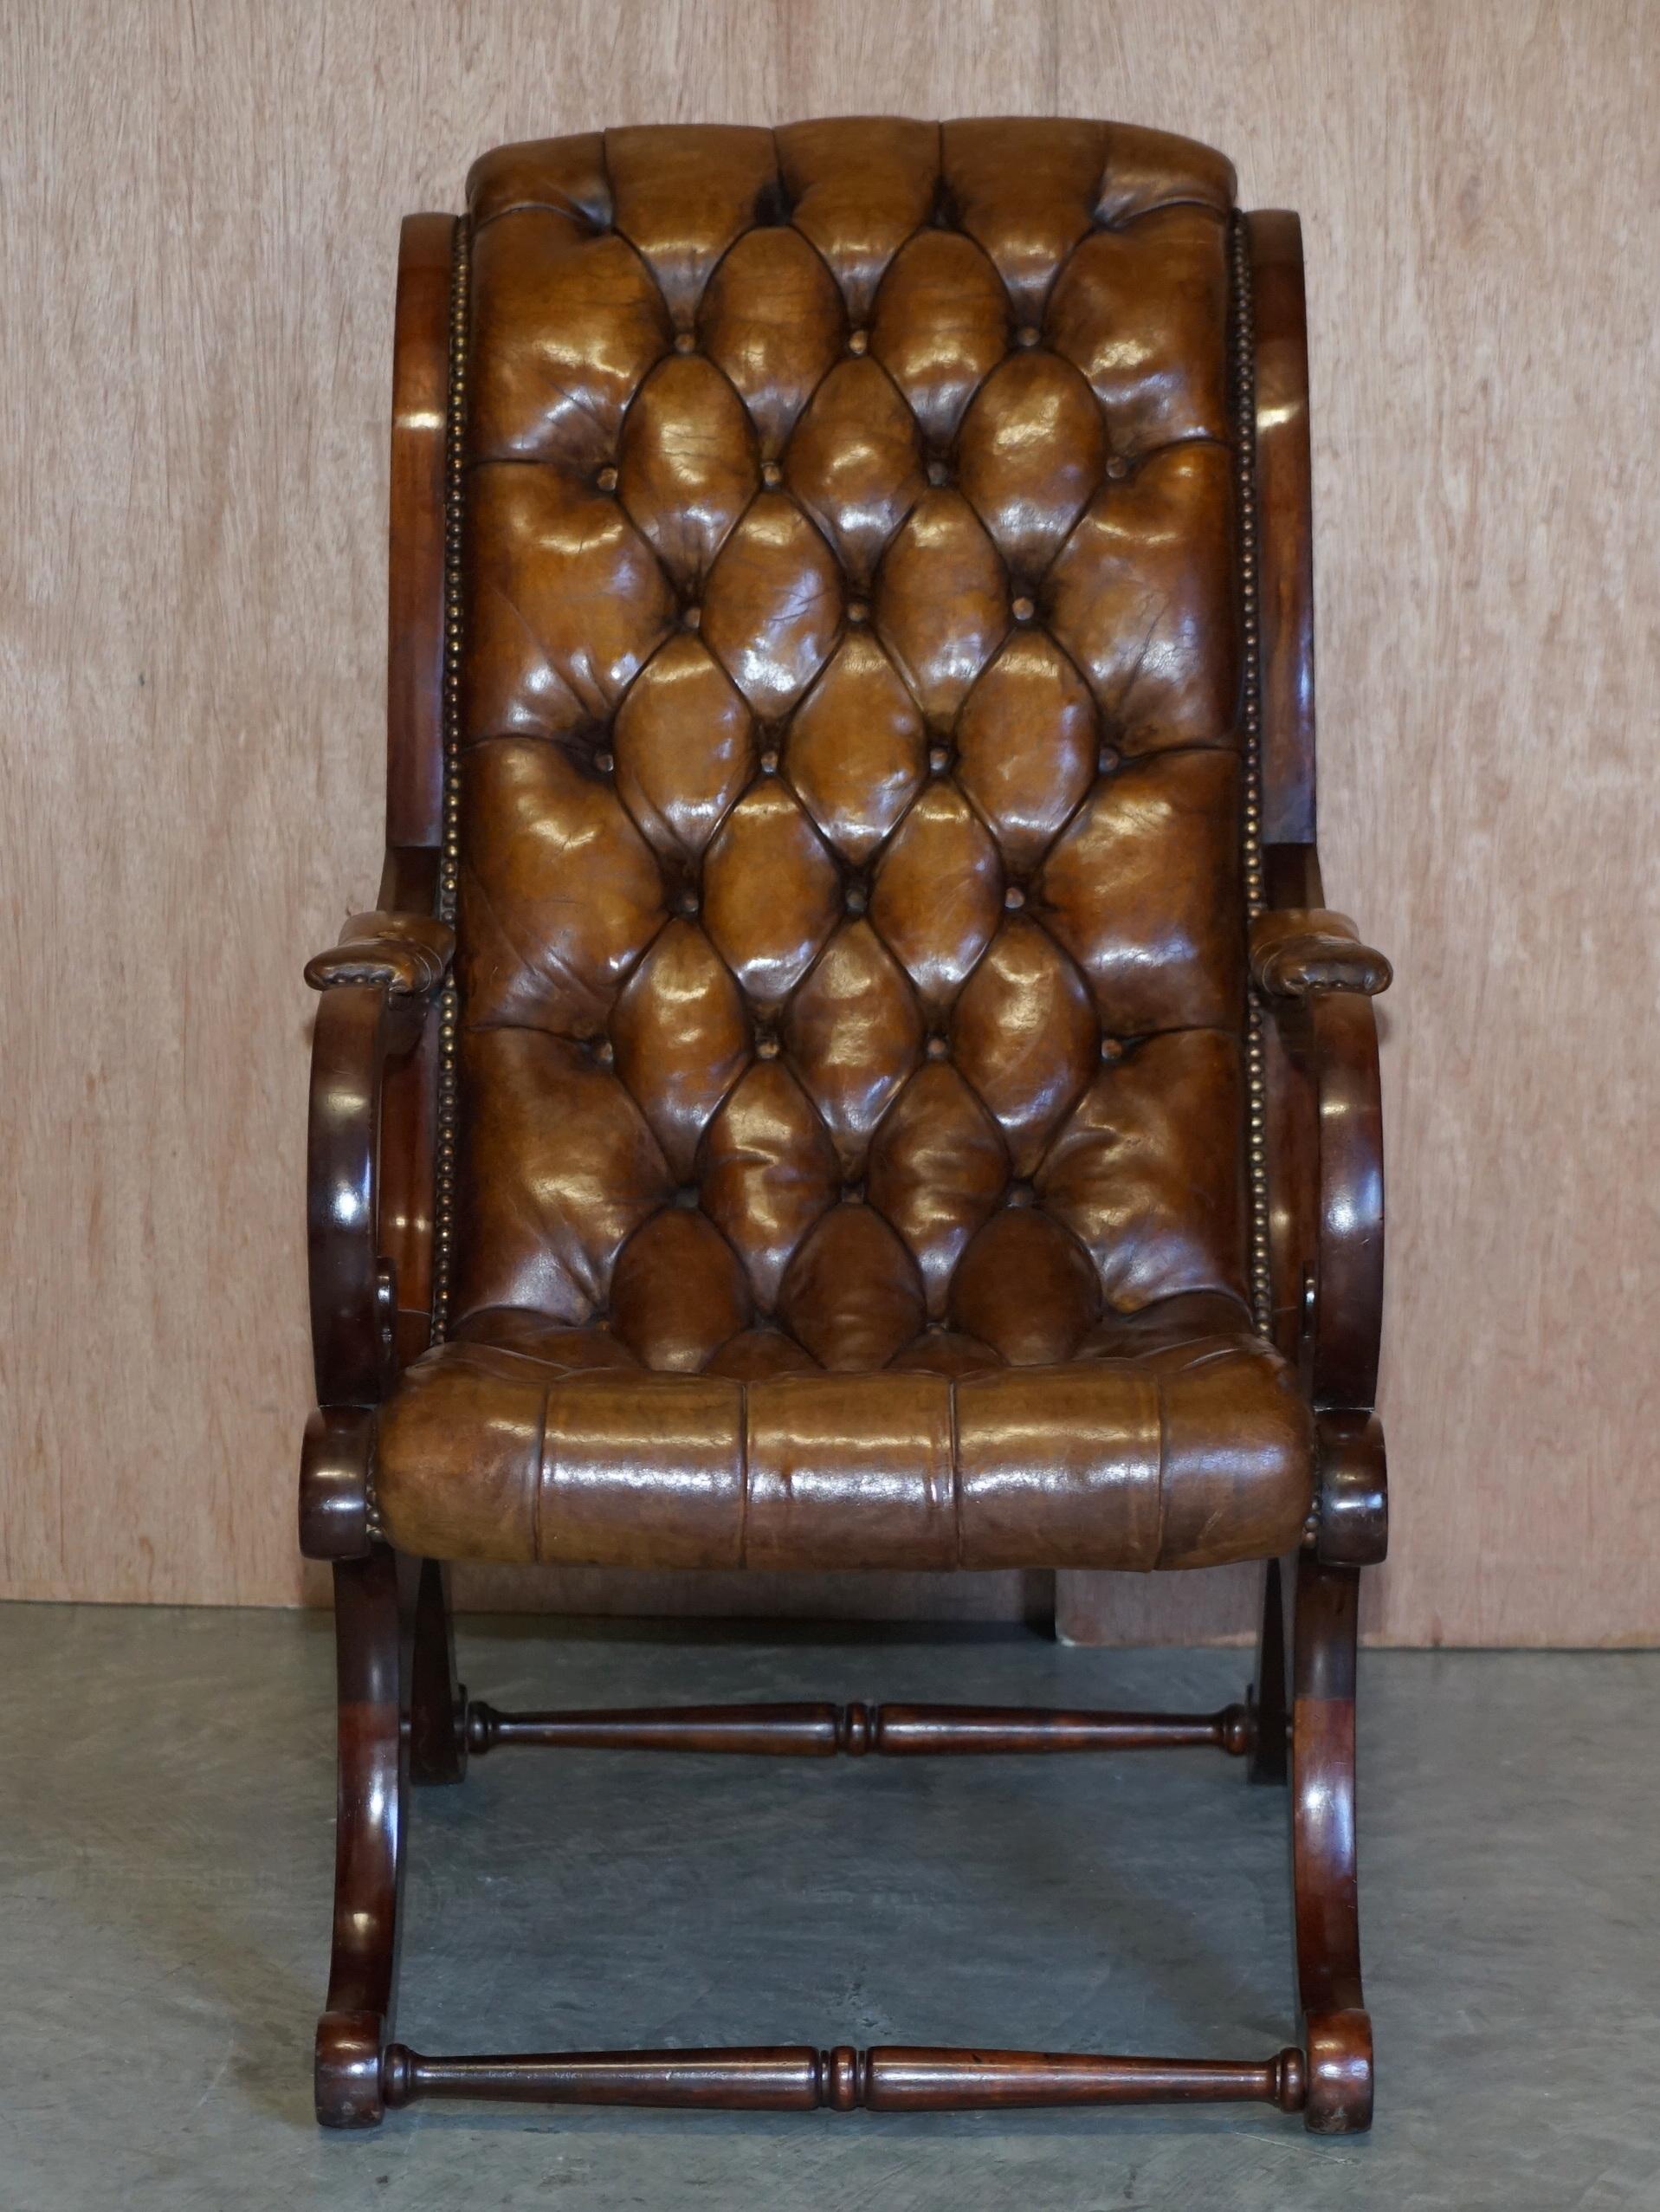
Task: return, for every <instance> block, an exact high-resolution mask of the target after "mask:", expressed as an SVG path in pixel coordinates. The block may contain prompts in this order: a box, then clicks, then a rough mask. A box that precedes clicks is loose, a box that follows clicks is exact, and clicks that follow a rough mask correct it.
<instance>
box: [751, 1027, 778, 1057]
mask: <svg viewBox="0 0 1660 2212" xmlns="http://www.w3.org/2000/svg"><path fill="white" fill-rule="evenodd" d="M755 1057H756V1058H757V1059H758V1060H776V1059H777V1058H778V1038H776V1037H775V1036H774V1035H773V1034H772V1031H771V1030H770V1029H760V1030H757V1031H756V1032H755Z"/></svg>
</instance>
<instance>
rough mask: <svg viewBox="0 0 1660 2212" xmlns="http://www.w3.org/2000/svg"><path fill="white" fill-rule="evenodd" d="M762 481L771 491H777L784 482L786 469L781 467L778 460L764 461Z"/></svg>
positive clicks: (762, 464)
mask: <svg viewBox="0 0 1660 2212" xmlns="http://www.w3.org/2000/svg"><path fill="white" fill-rule="evenodd" d="M761 482H763V483H764V484H765V486H766V488H767V489H768V490H769V491H776V490H777V489H778V486H779V485H780V484H781V483H782V482H784V471H783V469H780V468H779V466H778V462H776V461H763V462H762V463H761Z"/></svg>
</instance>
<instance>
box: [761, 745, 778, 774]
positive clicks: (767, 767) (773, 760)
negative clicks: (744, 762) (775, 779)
mask: <svg viewBox="0 0 1660 2212" xmlns="http://www.w3.org/2000/svg"><path fill="white" fill-rule="evenodd" d="M761 773H762V774H763V775H764V776H776V775H777V773H778V754H777V753H776V751H775V750H774V749H773V747H772V746H770V745H769V746H768V747H767V748H766V750H765V753H763V754H762V755H761Z"/></svg>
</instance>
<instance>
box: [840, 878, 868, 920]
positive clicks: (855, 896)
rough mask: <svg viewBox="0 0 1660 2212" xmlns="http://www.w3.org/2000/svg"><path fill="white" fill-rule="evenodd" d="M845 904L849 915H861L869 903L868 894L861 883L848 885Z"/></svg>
mask: <svg viewBox="0 0 1660 2212" xmlns="http://www.w3.org/2000/svg"><path fill="white" fill-rule="evenodd" d="M845 903H846V906H847V910H848V912H849V914H862V913H863V912H864V910H865V909H866V907H868V906H869V903H870V894H869V891H867V890H866V889H865V887H864V885H863V884H862V883H849V885H848V887H847V897H846V901H845Z"/></svg>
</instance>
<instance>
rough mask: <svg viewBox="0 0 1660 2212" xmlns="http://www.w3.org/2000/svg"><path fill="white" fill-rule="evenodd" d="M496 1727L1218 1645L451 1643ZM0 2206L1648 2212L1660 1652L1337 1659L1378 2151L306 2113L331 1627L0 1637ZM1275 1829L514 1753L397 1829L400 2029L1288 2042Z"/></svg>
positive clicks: (326, 1824)
mask: <svg viewBox="0 0 1660 2212" xmlns="http://www.w3.org/2000/svg"><path fill="white" fill-rule="evenodd" d="M462 1655H463V1660H464V1667H465V1672H466V1675H467V1678H468V1683H469V1685H470V1686H471V1687H472V1689H473V1690H474V1691H475V1694H480V1695H484V1696H488V1697H489V1698H492V1699H493V1700H495V1701H498V1702H503V1703H507V1704H513V1703H521V1704H535V1703H537V1702H544V1703H545V1702H550V1701H559V1702H571V1703H585V1702H594V1703H602V1704H603V1703H619V1704H621V1703H630V1702H645V1701H649V1700H652V1699H665V1700H682V1699H701V1698H740V1697H760V1698H791V1697H804V1696H813V1697H834V1698H856V1697H865V1698H869V1697H871V1696H888V1697H891V1698H905V1697H921V1698H940V1697H946V1698H964V1699H977V1698H979V1699H986V1700H997V1701H1003V1702H1013V1701H1017V1700H1030V1701H1034V1702H1037V1701H1045V1700H1050V1701H1061V1700H1065V1701H1069V1702H1078V1703H1084V1702H1099V1703H1114V1702H1116V1703H1125V1704H1136V1703H1157V1704H1175V1703H1185V1702H1187V1701H1189V1700H1191V1701H1192V1703H1194V1704H1212V1703H1218V1702H1221V1701H1223V1700H1224V1699H1225V1698H1229V1697H1231V1696H1233V1695H1235V1694H1237V1691H1238V1690H1239V1688H1240V1686H1241V1683H1242V1669H1243V1657H1242V1656H1241V1655H1239V1654H1235V1653H1214V1652H1212V1653H1200V1652H1194V1653H1103V1652H1083V1651H1076V1650H1065V1649H1062V1648H1058V1647H1056V1646H1054V1645H1053V1644H1050V1643H1049V1642H1047V1641H1045V1640H1043V1639H1041V1638H1039V1637H1037V1636H1036V1635H1030V1634H1026V1633H1014V1632H1008V1633H985V1632H979V1633H949V1634H947V1633H938V1634H929V1635H926V1636H925V1635H914V1636H910V1637H908V1638H904V1639H901V1640H889V1641H888V1642H887V1644H886V1646H885V1647H883V1646H882V1644H881V1643H880V1642H879V1641H878V1640H877V1638H876V1637H875V1636H874V1635H871V1634H867V1633H864V1632H848V1633H839V1632H836V1631H835V1630H822V1631H807V1632H804V1633H772V1631H770V1630H769V1631H768V1632H766V1633H764V1634H746V1633H743V1632H741V1631H738V1632H730V1633H727V1634H726V1635H724V1636H723V1635H721V1634H720V1633H718V1632H717V1633H710V1632H708V1631H707V1630H701V1631H694V1632H692V1634H691V1635H690V1636H686V1637H682V1636H681V1635H680V1634H679V1633H678V1632H676V1633H675V1636H674V1637H673V1638H669V1637H667V1636H665V1635H664V1634H662V1633H659V1632H657V1631H655V1630H652V1629H649V1628H646V1627H640V1628H632V1627H621V1628H617V1627H607V1628H604V1629H594V1628H585V1627H580V1626H570V1627H564V1628H561V1627H559V1625H557V1624H548V1623H537V1624H526V1623H520V1622H511V1621H501V1620H498V1621H489V1622H475V1623H470V1624H465V1625H464V1627H463V1634H462ZM0 1670H3V1675H4V1678H5V1679H6V1681H7V1682H8V1683H9V1685H10V1695H9V1696H8V1698H7V1700H6V1706H7V1712H6V1720H5V1723H4V1725H3V1728H0V1793H3V1794H0V1916H3V1918H0V1991H3V1997H0V2208H3V2212H78V2209H79V2208H81V2207H83V2206H84V2207H95V2208H100V2212H101V2209H102V2208H105V2207H120V2208H123V2212H125V2209H126V2208H132V2212H147V2208H151V2207H157V2208H160V2207H165V2208H167V2212H190V2208H195V2207H209V2208H213V2212H219V2208H224V2207H238V2208H244V2207H245V2208H259V2207H264V2206H281V2207H284V2208H298V2207H303V2206H307V2205H313V2204H316V2205H323V2204H326V2205H329V2206H331V2207H339V2208H350V2207H358V2206H376V2207H384V2206H389V2205H392V2206H400V2207H402V2206H410V2207H415V2206H442V2207H444V2208H446V2212H448V2209H449V2208H453V2207H458V2206H462V2205H465V2206H468V2207H494V2206H546V2205H549V2204H568V2205H571V2206H572V2207H578V2206H579V2207H583V2208H588V2207H592V2208H594V2212H603V2208H610V2207H618V2208H620V2207H624V2206H626V2207H633V2208H638V2207H656V2206H665V2207H667V2206H678V2205H690V2206H706V2207H724V2206H728V2205H731V2206H738V2207H750V2206H765V2207H766V2208H768V2212H785V2208H793V2207H798V2206H801V2207H805V2206H812V2207H828V2208H837V2207H851V2206H858V2207H860V2208H865V2207H876V2208H882V2212H886V2209H887V2208H908V2207H913V2206H914V2207H935V2206H938V2207H950V2208H952V2209H953V2212H973V2208H978V2207H982V2206H985V2207H991V2206H1018V2207H1021V2208H1023V2212H1027V2209H1028V2208H1030V2212H1063V2209H1068V2212H1069V2208H1073V2207H1079V2208H1085V2207H1087V2208H1096V2207H1100V2208H1107V2207H1124V2206H1129V2207H1135V2206H1146V2207H1158V2208H1160V2212H1185V2208H1190V2207H1191V2208H1200V2207H1203V2208H1205V2212H1229V2208H1239V2209H1240V2212H1247V2209H1248V2208H1259V2207H1260V2208H1264V2209H1265V2212H1295V2208H1298V2207H1302V2206H1320V2207H1322V2208H1346V2207H1353V2206H1365V2207H1378V2208H1386V2212H1432V2209H1433V2212H1439V2208H1443V2207H1447V2208H1454V2207H1456V2208H1458V2212H1482V2208H1486V2207H1494V2208H1499V2207H1502V2208H1504V2212H1533V2208H1539V2212H1615V2208H1628V2207H1637V2208H1645V2209H1646V2208H1660V2079H1657V2053H1660V2017H1657V2002H1656V1992H1657V1976H1656V1968H1657V1963H1660V1945H1657V1941H1656V1923H1657V1916H1660V1905H1657V1885H1656V1876H1657V1873H1660V1844H1657V1838H1660V1769H1657V1762H1656V1760H1655V1756H1654V1733H1653V1718H1652V1716H1653V1711H1654V1706H1655V1702H1656V1695H1657V1692H1660V1655H1599V1656H1598V1655H1586V1656H1571V1655H1539V1656H1533V1655H1527V1656H1523V1655H1474V1654H1455V1653H1442V1654H1430V1653H1423V1654H1419V1653H1411V1654H1408V1653H1400V1654H1381V1653H1380V1654H1373V1655H1368V1656H1367V1657H1366V1659H1364V1660H1363V1678H1362V1698H1363V1723H1362V1752H1361V1756H1362V1760H1363V1770H1362V1781H1361V1788H1362V1805H1361V1814H1362V1851H1363V1858H1362V1870H1361V1871H1362V1887H1363V1899H1364V1911H1365V1935H1366V1951H1367V1960H1368V1989H1369V1994H1370V1997H1371V2001H1372V2006H1373V2019H1374V2022H1375V2025H1376V2029H1377V2034H1378V2044H1379V2118H1378V2125H1377V2126H1376V2129H1375V2130H1374V2131H1373V2134H1372V2136H1371V2137H1370V2138H1365V2139H1360V2140H1348V2141H1336V2142H1319V2141H1315V2140H1313V2139H1311V2138H1308V2137H1307V2136H1306V2135H1305V2134H1304V2133H1303V2131H1302V2128H1301V2127H1300V2125H1298V2124H1296V2123H1295V2121H1288V2120H1285V2119H1282V2118H1279V2117H1278V2116H1276V2115H1275V2114H1272V2113H1270V2112H1259V2111H1256V2110H1252V2109H1243V2110H1237V2111H1232V2112H1230V2111H1225V2110H1213V2111H1205V2110H1188V2111H1182V2110H1175V2111H1155V2110H1148V2111H1143V2112H1121V2113H1109V2112H1095V2113H1090V2112H1072V2113H1066V2112H1030V2113H1023V2114H1017V2115H1013V2116H1001V2115H993V2114H977V2115H973V2116H971V2117H966V2118H946V2117H944V2116H940V2117H933V2116H921V2117H914V2118H878V2117H875V2116H872V2115H863V2114H861V2115H856V2116H851V2117H846V2118H842V2117H837V2116H834V2115H830V2114H822V2115H812V2116H805V2117H800V2118H788V2117H772V2116H757V2115H750V2114H709V2115H690V2114H673V2113H641V2114H617V2113H608V2112H564V2113H559V2112H535V2111H529V2112H524V2111H519V2112H515V2111H512V2110H492V2109H490V2108H469V2107H464V2106H449V2107H443V2106H429V2107H422V2108H417V2110H416V2111H413V2112H405V2113H402V2114H397V2115H394V2116H393V2117H392V2118H391V2120H389V2122H388V2123H387V2125H385V2127H384V2128H383V2129H382V2130H380V2131H378V2133H373V2134H369V2135H362V2136H326V2135H323V2134H320V2132H319V2131H317V2130H316V2129H315V2128H314V2127H313V2123H312V2118H311V2112H310V2086H309V2080H308V2065H309V2046H310V2040H311V2032H312V2026H313V2018H314V2015H315V2012H316V2009H317V2005H318V2001H319V1996H320V1991H321V1989H322V1985H323V1978H324V1969H325V1962H326V1918H327V1901H328V1888H329V1879H330V1870H331V1865H332V1829H333V1804H332V1795H333V1781H332V1762H331V1749H330V1732H331V1706H332V1684H331V1673H332V1650H331V1640H330V1632H329V1625H328V1623H327V1621H326V1619H319V1618H315V1617H304V1616H298V1615H294V1614H259V1613H181V1612H163V1611H156V1612H128V1611H116V1610H103V1609H74V1608H57V1607H7V1608H0ZM403 1989H404V1996H403V2002H402V2007H401V2012H400V2017H399V2023H398V2024H399V2032H400V2033H401V2034H404V2036H405V2037H406V2038H407V2039H408V2040H409V2041H411V2042H413V2043H415V2044H416V2045H417V2047H423V2048H427V2049H434V2050H446V2049H448V2050H457V2049H466V2048H469V2047H470V2048H474V2049H491V2048H494V2049H512V2048H514V2047H519V2048H535V2047H550V2046H559V2045H564V2046H567V2047H582V2046H587V2047H594V2046H604V2045H607V2044H623V2043H630V2042H640V2043H651V2042H658V2041H661V2042H665V2043H675V2042H698V2041H707V2042H720V2041H733V2042H741V2041H756V2042H759V2041H811V2040H815V2039H817V2040H818V2041H822V2042H824V2043H829V2042H833V2041H849V2042H855V2043H869V2042H873V2041H917V2042H927V2041H938V2042H943V2043H952V2042H972V2041H980V2042H982V2043H984V2042H987V2041H993V2042H1000V2043H1006V2044H1022V2045H1030V2046H1033V2047H1046V2048H1050V2049H1085V2050H1088V2049H1101V2050H1113V2049H1119V2050H1132V2051H1133V2050H1137V2049H1141V2050H1148V2051H1172V2052H1176V2053H1180V2054H1193V2055H1198V2054H1225V2055H1234V2056H1253V2057H1254V2056H1257V2055H1263V2054H1267V2053H1268V2052H1269V2051H1271V2050H1273V2049H1275V2048H1276V2047H1277V2046H1278V2045H1279V2044H1281V2043H1282V2042H1283V2041H1288V2040H1289V2039H1290V2038H1291V2036H1292V2034H1294V2028H1293V2024H1292V2017H1291V2011H1290V1997H1289V1927H1288V1901H1287V1893H1286V1875H1285V1844H1284V1801H1283V1798H1282V1796H1281V1795H1280V1794H1279V1793H1277V1792H1273V1791H1268V1790H1253V1789H1250V1788H1247V1787H1246V1786H1245V1784H1244V1782H1243V1778H1242V1776H1241V1774H1240V1771H1239V1769H1238V1768H1237V1765H1236V1764H1235V1763H1234V1762H1231V1761H1226V1760H1224V1759H1221V1758H1219V1757H1218V1756H1216V1755H1214V1754H1212V1753H1203V1752H1196V1753H1191V1754H1188V1753H1182V1754H1167V1755H1160V1756H1143V1757H1141V1758H1140V1759H1137V1758H1134V1757H1133V1756H1130V1757H1123V1758H1116V1759H1093V1758H1092V1759H1077V1760H984V1761H963V1762H956V1761H944V1762H915V1763H912V1762H902V1763H901V1762H891V1763H888V1762H875V1761H871V1762H865V1763H864V1764H862V1766H857V1767H855V1766H850V1765H849V1763H848V1762H845V1761H836V1762H824V1763H823V1764H819V1763H817V1762H809V1763H797V1762H751V1761H745V1760H725V1761H716V1760H711V1759H681V1758H664V1757H656V1758H653V1757H650V1756H628V1755H604V1754H599V1755H596V1754H588V1755H566V1756H564V1757H559V1756H553V1755H549V1754H539V1753H531V1752H526V1753H507V1754H502V1755H498V1756H494V1757H493V1758H491V1759H490V1760H488V1762H483V1763H481V1764H480V1765H478V1766H477V1767H475V1770H474V1773H473V1775H472V1777H471V1778H470V1779H469V1781H468V1784H467V1785H466V1787H465V1788H463V1789H460V1790H455V1789H451V1790H439V1791H423V1792H422V1793H420V1794H419V1795H418V1796H417V1801H416V1813H415V1827H414V1843H413V1856H412V1862H411V1872H410V1887H409V1894H408V1898H407V1900H406V1920H405V1940H404V1969H403Z"/></svg>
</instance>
